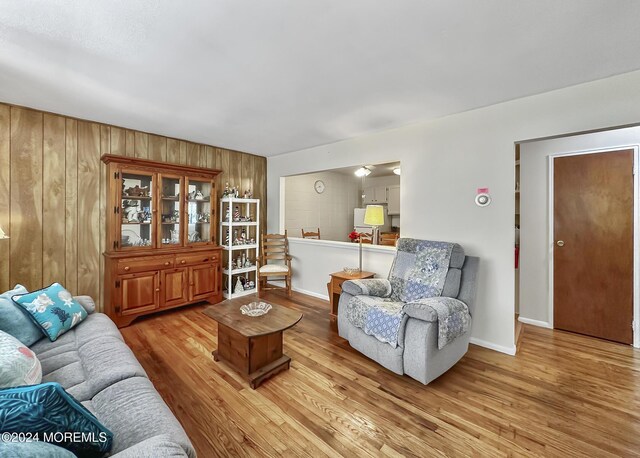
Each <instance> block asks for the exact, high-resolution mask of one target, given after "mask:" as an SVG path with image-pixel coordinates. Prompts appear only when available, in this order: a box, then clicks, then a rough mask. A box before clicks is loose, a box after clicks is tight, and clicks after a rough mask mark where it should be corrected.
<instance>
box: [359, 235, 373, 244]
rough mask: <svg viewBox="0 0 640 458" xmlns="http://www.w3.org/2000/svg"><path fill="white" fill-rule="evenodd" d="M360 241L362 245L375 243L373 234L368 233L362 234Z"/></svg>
mask: <svg viewBox="0 0 640 458" xmlns="http://www.w3.org/2000/svg"><path fill="white" fill-rule="evenodd" d="M360 240H361V241H362V243H369V244H372V243H373V233H368V232H360Z"/></svg>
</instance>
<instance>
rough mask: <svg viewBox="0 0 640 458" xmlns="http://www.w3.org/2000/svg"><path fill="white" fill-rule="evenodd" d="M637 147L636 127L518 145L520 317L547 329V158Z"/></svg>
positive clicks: (639, 140)
mask: <svg viewBox="0 0 640 458" xmlns="http://www.w3.org/2000/svg"><path fill="white" fill-rule="evenodd" d="M639 144H640V127H631V128H626V129H617V130H611V131H606V132H597V133H592V134H585V135H577V136H572V137H565V138H557V139H550V140H542V141H536V142H531V143H524V144H522V145H521V146H520V317H521V318H522V319H523V321H525V320H526V321H528V322H533V323H534V324H538V325H541V326H549V325H550V323H551V321H552V319H551V318H552V317H551V315H550V309H549V260H550V254H551V249H552V245H551V244H550V242H549V170H548V167H549V156H550V155H552V154H558V153H565V152H573V151H586V150H593V149H598V148H602V149H606V148H611V147H617V146H633V145H639Z"/></svg>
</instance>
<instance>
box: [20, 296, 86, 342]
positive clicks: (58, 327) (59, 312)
mask: <svg viewBox="0 0 640 458" xmlns="http://www.w3.org/2000/svg"><path fill="white" fill-rule="evenodd" d="M12 299H13V301H14V302H15V303H16V304H18V305H19V306H21V307H22V308H24V309H25V310H26V311H27V312H28V313H29V314H30V315H31V317H32V318H33V320H34V322H35V323H36V324H37V325H38V326H40V328H41V329H42V331H43V332H44V333H45V334H46V335H47V336H49V339H50V340H51V342H54V341H55V340H56V339H57V338H58V337H60V336H61V335H62V334H64V333H65V332H67V331H68V330H69V329H71V328H73V327H74V326H75V325H77V324H78V323H80V322H81V321H82V320H84V319H85V318H86V317H87V311H86V310H85V309H84V307H82V306H81V305H80V304H79V303H78V301H76V300H75V299H74V298H73V296H72V295H71V293H70V292H69V291H67V290H66V289H64V288H63V287H62V285H60V283H54V284H52V285H51V286H48V287H47V288H44V289H41V290H38V291H34V292H32V293H27V294H18V295H15V296H13V297H12Z"/></svg>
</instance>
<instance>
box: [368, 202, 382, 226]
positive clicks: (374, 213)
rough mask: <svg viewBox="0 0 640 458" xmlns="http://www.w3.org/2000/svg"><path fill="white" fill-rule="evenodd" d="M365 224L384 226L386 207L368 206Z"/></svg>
mask: <svg viewBox="0 0 640 458" xmlns="http://www.w3.org/2000/svg"><path fill="white" fill-rule="evenodd" d="M364 224H366V225H368V226H384V207H383V206H382V205H367V209H366V210H365V212H364Z"/></svg>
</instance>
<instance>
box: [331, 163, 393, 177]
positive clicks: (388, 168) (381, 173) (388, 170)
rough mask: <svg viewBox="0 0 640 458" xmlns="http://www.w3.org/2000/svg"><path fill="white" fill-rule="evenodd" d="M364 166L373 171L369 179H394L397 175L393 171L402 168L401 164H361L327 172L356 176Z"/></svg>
mask: <svg viewBox="0 0 640 458" xmlns="http://www.w3.org/2000/svg"><path fill="white" fill-rule="evenodd" d="M362 166H365V167H367V168H368V169H369V170H371V174H370V175H369V176H367V178H380V177H392V176H394V175H395V173H393V169H395V168H396V167H400V162H387V163H386V164H360V165H355V166H352V167H343V168H340V169H333V170H327V172H337V173H341V174H343V175H346V176H355V172H356V170H358V169H359V168H360V167H362ZM358 179H359V178H358Z"/></svg>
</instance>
